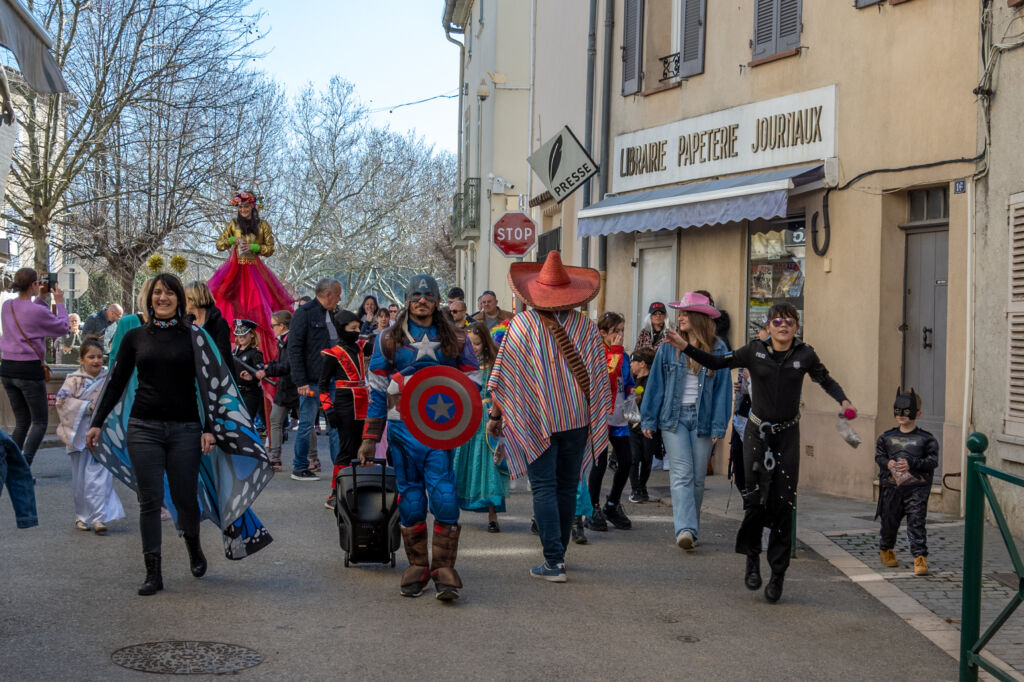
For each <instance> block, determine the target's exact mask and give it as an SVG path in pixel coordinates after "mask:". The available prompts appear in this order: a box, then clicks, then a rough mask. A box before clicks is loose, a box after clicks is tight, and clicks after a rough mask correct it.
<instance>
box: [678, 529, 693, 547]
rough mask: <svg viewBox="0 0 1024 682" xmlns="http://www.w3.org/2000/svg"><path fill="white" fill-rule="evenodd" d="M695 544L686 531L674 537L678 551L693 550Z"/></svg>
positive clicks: (691, 535)
mask: <svg viewBox="0 0 1024 682" xmlns="http://www.w3.org/2000/svg"><path fill="white" fill-rule="evenodd" d="M696 544H697V541H696V540H694V539H693V533H691V532H690V531H688V530H684V531H682V532H681V533H679V535H677V536H676V545H678V547H679V548H680V549H693V548H694V546H696Z"/></svg>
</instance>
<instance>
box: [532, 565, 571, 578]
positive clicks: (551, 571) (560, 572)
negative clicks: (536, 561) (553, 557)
mask: <svg viewBox="0 0 1024 682" xmlns="http://www.w3.org/2000/svg"><path fill="white" fill-rule="evenodd" d="M530 575H531V576H533V577H534V578H540V579H541V580H547V581H548V582H549V583H564V582H566V581H567V580H568V578H567V577H566V575H565V564H555V565H554V566H550V565H548V562H546V561H545V562H544V563H542V564H541V565H540V566H534V567H533V568H531V569H530Z"/></svg>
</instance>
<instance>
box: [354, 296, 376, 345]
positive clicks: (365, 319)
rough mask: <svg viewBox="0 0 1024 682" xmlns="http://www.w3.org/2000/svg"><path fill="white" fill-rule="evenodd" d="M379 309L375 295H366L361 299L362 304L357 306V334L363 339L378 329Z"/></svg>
mask: <svg viewBox="0 0 1024 682" xmlns="http://www.w3.org/2000/svg"><path fill="white" fill-rule="evenodd" d="M379 309H380V306H378V305H377V297H376V296H367V297H366V298H364V299H363V304H362V305H360V306H359V335H360V336H362V337H363V338H364V339H365V338H368V337H370V336H373V335H374V334H376V333H377V332H378V331H380V330H379V329H378V328H377V327H378V325H377V311H378V310H379Z"/></svg>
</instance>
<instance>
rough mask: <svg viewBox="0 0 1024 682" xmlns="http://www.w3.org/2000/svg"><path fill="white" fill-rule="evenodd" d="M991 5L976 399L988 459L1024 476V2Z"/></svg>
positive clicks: (1023, 506)
mask: <svg viewBox="0 0 1024 682" xmlns="http://www.w3.org/2000/svg"><path fill="white" fill-rule="evenodd" d="M990 7H991V18H990V27H991V28H990V30H989V31H988V32H987V33H986V36H985V38H986V41H985V44H984V45H982V52H983V53H984V54H985V55H986V59H985V61H984V63H982V65H981V68H980V71H981V75H980V77H979V85H978V87H979V94H980V95H981V97H980V98H979V100H980V103H981V107H980V108H981V112H980V116H979V136H980V137H982V139H988V140H989V141H990V146H989V149H990V151H989V154H988V156H987V158H986V160H985V161H986V163H984V164H983V165H981V167H980V168H979V172H978V176H979V180H978V184H977V194H976V196H977V203H976V206H977V212H976V225H977V228H976V231H975V234H974V235H973V239H972V241H971V243H970V248H969V249H968V252H967V253H968V258H969V259H970V262H971V263H972V265H973V267H972V275H973V276H972V277H971V278H970V279H969V280H968V282H967V285H968V287H969V289H970V291H971V292H972V296H971V301H972V308H973V310H972V313H973V314H972V315H971V316H970V317H969V318H968V325H967V326H968V330H967V331H968V333H969V334H970V338H971V340H972V346H971V349H970V360H969V362H968V366H969V367H971V366H973V367H974V373H973V376H971V377H970V383H971V386H972V389H973V390H972V392H971V405H970V408H971V415H972V418H973V426H974V429H976V430H977V431H980V432H982V433H984V434H986V435H987V436H988V439H989V448H988V451H987V453H986V455H987V458H988V462H987V463H988V464H989V465H990V466H994V467H996V468H999V469H1002V470H1004V471H1006V472H1008V473H1011V474H1015V475H1017V476H1024V155H1022V154H1021V141H1022V140H1024V119H1022V117H1021V113H1020V112H1021V108H1022V107H1024V49H1021V48H1022V47H1024V28H1022V22H1024V2H1021V1H1020V0H1016V1H1014V0H1011V2H1010V3H1004V2H993V3H991V4H990ZM971 322H973V325H971ZM993 490H994V492H995V494H996V495H997V497H998V498H999V499H1000V503H1001V504H1002V506H1003V511H1004V513H1005V514H1006V517H1007V520H1008V521H1009V522H1010V524H1011V527H1012V528H1013V530H1014V531H1015V533H1016V534H1019V533H1021V532H1024V490H1022V489H1021V488H1018V487H1014V486H1010V485H1007V484H1003V483H998V482H997V483H995V484H994V485H993Z"/></svg>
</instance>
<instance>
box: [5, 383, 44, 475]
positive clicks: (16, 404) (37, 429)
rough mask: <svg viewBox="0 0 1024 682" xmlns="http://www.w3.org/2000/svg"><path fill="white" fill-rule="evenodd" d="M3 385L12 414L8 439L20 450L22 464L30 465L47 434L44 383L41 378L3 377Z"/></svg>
mask: <svg viewBox="0 0 1024 682" xmlns="http://www.w3.org/2000/svg"><path fill="white" fill-rule="evenodd" d="M3 384H4V390H5V391H7V399H8V400H10V401H11V410H12V411H13V412H14V431H13V432H12V433H11V440H13V441H14V444H15V445H17V446H18V447H19V448H21V452H22V454H24V455H25V461H26V462H28V463H29V465H30V466H31V465H32V460H33V459H35V457H36V450H38V449H39V444H40V443H42V442H43V437H44V436H45V435H46V425H47V422H48V421H49V417H50V408H49V406H48V405H47V403H46V382H45V381H43V380H42V379H17V378H15V377H4V378H3Z"/></svg>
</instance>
